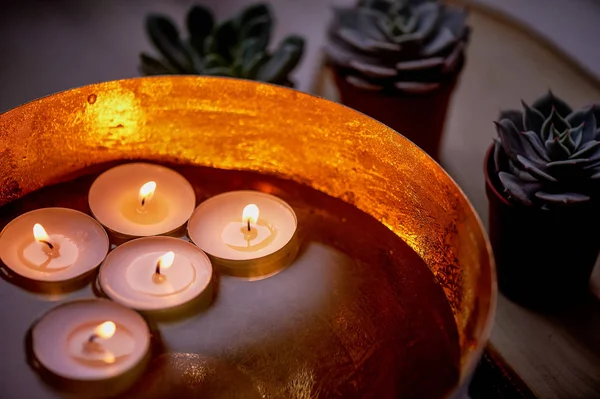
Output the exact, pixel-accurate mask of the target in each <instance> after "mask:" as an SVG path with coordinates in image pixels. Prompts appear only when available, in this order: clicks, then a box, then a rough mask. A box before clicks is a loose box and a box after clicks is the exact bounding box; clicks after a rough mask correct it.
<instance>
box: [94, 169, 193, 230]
mask: <svg viewBox="0 0 600 399" xmlns="http://www.w3.org/2000/svg"><path fill="white" fill-rule="evenodd" d="M88 200H89V204H90V209H91V211H92V214H93V215H94V216H95V217H96V219H98V221H100V223H102V224H103V225H104V226H105V227H106V228H107V229H108V230H110V231H112V232H114V233H115V234H117V235H120V236H124V237H143V236H154V235H161V234H169V233H172V232H174V231H176V230H178V229H179V228H180V227H181V226H183V225H184V224H185V222H186V221H187V220H188V218H189V217H190V215H191V214H192V212H193V210H194V206H195V205H196V195H195V193H194V189H193V188H192V186H191V185H190V183H189V182H188V181H187V180H186V179H185V178H184V177H183V176H181V175H180V174H179V173H177V172H175V171H174V170H172V169H169V168H166V167H164V166H160V165H154V164H148V163H130V164H124V165H119V166H117V167H114V168H112V169H109V170H107V171H106V172H104V173H102V174H101V175H100V176H98V178H97V179H96V180H95V181H94V183H93V184H92V186H91V188H90V192H89V199H88Z"/></svg>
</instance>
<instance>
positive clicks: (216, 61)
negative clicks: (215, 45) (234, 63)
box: [204, 53, 227, 69]
mask: <svg viewBox="0 0 600 399" xmlns="http://www.w3.org/2000/svg"><path fill="white" fill-rule="evenodd" d="M225 65H227V61H226V60H225V58H223V57H221V56H220V55H219V54H216V53H210V54H209V55H207V56H206V58H205V59H204V68H205V69H212V68H216V67H223V66H225Z"/></svg>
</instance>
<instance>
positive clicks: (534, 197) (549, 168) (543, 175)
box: [494, 92, 600, 209]
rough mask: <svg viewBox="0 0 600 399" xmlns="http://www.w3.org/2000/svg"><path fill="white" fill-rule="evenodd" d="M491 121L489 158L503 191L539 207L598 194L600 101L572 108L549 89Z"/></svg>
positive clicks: (588, 200) (589, 198) (571, 202)
mask: <svg viewBox="0 0 600 399" xmlns="http://www.w3.org/2000/svg"><path fill="white" fill-rule="evenodd" d="M523 109H524V110H523V112H521V111H504V112H502V113H501V114H500V121H499V122H496V128H497V131H498V138H497V139H496V142H495V148H494V164H495V168H496V172H497V173H498V177H499V178H500V181H501V183H502V185H503V186H504V189H505V191H506V193H507V194H508V196H509V197H510V198H511V199H513V200H514V201H517V202H518V203H522V204H524V205H527V206H540V207H542V208H544V209H549V208H555V207H557V206H561V207H562V206H575V205H577V204H582V203H585V204H590V203H591V201H598V200H599V199H600V105H591V106H588V107H585V108H583V109H581V110H577V111H573V110H572V109H571V107H570V106H569V105H567V104H566V103H565V102H564V101H563V100H561V99H559V98H558V97H556V96H554V95H553V94H552V93H551V92H548V94H546V95H544V96H542V97H541V98H539V99H538V100H536V101H535V102H534V103H533V104H531V106H529V105H527V104H525V103H524V102H523Z"/></svg>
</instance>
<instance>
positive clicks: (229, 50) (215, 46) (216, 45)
mask: <svg viewBox="0 0 600 399" xmlns="http://www.w3.org/2000/svg"><path fill="white" fill-rule="evenodd" d="M238 33H239V32H238V26H237V24H236V23H235V21H233V20H230V21H226V22H224V23H222V24H221V25H219V26H217V27H216V29H215V32H214V34H213V40H212V42H211V46H210V48H209V51H210V52H211V53H215V54H219V55H220V56H221V57H223V58H224V59H225V60H227V62H231V61H232V60H233V59H234V58H235V55H236V54H235V49H236V46H237V43H238V41H237V38H238Z"/></svg>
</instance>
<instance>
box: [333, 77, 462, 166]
mask: <svg viewBox="0 0 600 399" xmlns="http://www.w3.org/2000/svg"><path fill="white" fill-rule="evenodd" d="M333 72H334V75H335V82H336V85H337V87H338V90H339V94H340V100H341V102H342V104H344V105H347V106H348V107H350V108H354V109H355V110H357V111H360V112H362V113H363V114H366V115H368V116H370V117H372V118H374V119H377V120H378V121H380V122H382V123H384V124H386V125H388V126H389V127H391V128H392V129H394V130H395V131H397V132H398V133H400V134H402V135H403V136H405V137H406V138H408V139H409V140H410V141H412V142H413V143H415V144H416V145H418V146H419V147H421V148H422V149H423V150H424V151H425V152H427V153H428V154H429V155H430V156H431V157H432V158H433V159H435V160H439V152H440V141H441V138H442V133H443V131H444V124H445V121H446V112H447V110H448V103H449V102H450V98H451V95H452V92H453V90H454V87H455V86H456V82H457V81H458V77H459V75H460V72H458V73H456V75H455V76H454V77H452V78H451V79H450V80H448V81H446V82H444V83H443V84H442V85H441V87H440V88H438V89H437V90H434V91H433V92H431V93H425V94H414V95H409V94H402V93H398V94H391V93H385V92H380V91H370V90H365V89H360V88H358V87H356V86H354V85H352V84H350V83H348V82H347V81H346V79H345V77H344V76H343V75H342V74H341V73H340V72H339V71H338V70H337V69H335V68H334V70H333Z"/></svg>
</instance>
